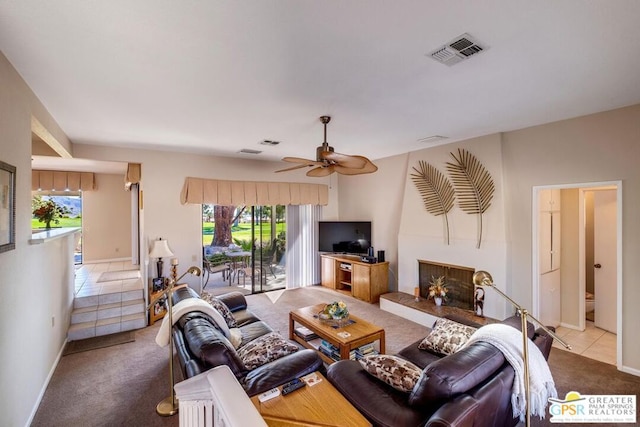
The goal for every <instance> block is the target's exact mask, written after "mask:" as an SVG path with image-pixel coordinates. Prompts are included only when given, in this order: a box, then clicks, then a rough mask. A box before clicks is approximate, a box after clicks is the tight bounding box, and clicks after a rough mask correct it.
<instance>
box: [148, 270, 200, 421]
mask: <svg viewBox="0 0 640 427" xmlns="http://www.w3.org/2000/svg"><path fill="white" fill-rule="evenodd" d="M187 274H193V275H194V276H200V275H201V274H202V270H200V269H199V268H198V267H189V269H188V270H187V272H186V273H184V274H183V275H182V276H180V277H179V278H177V279H175V278H174V277H175V276H174V275H173V274H172V277H171V278H170V279H169V284H168V285H167V288H166V289H165V290H164V291H163V292H162V294H160V295H158V298H162V297H163V296H164V295H166V297H167V311H168V315H169V319H168V320H169V387H170V390H171V391H170V395H169V397H167V398H165V399H163V400H162V401H161V402H160V403H158V405H157V406H156V412H157V413H158V415H161V416H163V417H170V416H172V415H175V414H177V413H178V401H177V400H176V393H175V390H174V389H173V386H174V383H173V382H174V378H173V331H172V330H171V328H172V325H173V301H172V299H171V294H172V292H173V291H174V289H175V285H176V283H178V282H179V281H180V280H182V278H183V277H184V276H186V275H187ZM158 298H156V300H155V301H152V302H151V304H150V305H149V307H147V309H151V307H152V306H153V305H154V304H155V302H156V301H157V300H158Z"/></svg>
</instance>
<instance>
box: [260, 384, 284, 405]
mask: <svg viewBox="0 0 640 427" xmlns="http://www.w3.org/2000/svg"><path fill="white" fill-rule="evenodd" d="M278 396H280V390H279V389H278V388H277V387H275V388H272V389H271V390H269V391H265V392H264V393H262V394H261V395H260V396H258V400H259V401H260V402H266V401H267V400H270V399H273V398H274V397H278Z"/></svg>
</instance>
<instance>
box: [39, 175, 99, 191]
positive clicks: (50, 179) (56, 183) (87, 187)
mask: <svg viewBox="0 0 640 427" xmlns="http://www.w3.org/2000/svg"><path fill="white" fill-rule="evenodd" d="M95 189H96V181H95V175H94V174H93V173H92V172H64V171H44V170H33V171H31V190H33V191H65V190H68V191H79V190H82V191H91V190H95Z"/></svg>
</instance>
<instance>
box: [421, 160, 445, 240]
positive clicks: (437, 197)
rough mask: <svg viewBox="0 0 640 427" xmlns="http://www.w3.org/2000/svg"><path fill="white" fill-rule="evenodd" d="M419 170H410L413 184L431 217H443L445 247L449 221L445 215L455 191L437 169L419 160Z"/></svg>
mask: <svg viewBox="0 0 640 427" xmlns="http://www.w3.org/2000/svg"><path fill="white" fill-rule="evenodd" d="M418 167H419V169H416V168H415V167H414V168H412V169H413V170H414V171H416V173H412V174H411V179H412V180H413V183H414V184H415V185H416V187H417V188H418V191H419V192H420V196H421V197H422V201H423V203H424V207H425V209H426V210H427V212H429V213H430V214H432V215H435V216H439V215H443V220H444V225H445V230H446V237H447V245H448V244H449V219H448V217H447V213H448V212H449V211H450V210H451V208H453V202H454V200H455V191H454V189H453V185H451V182H450V181H449V179H448V178H447V177H446V176H445V175H444V174H443V173H442V172H440V171H439V170H438V169H436V168H435V167H433V166H432V165H430V164H429V163H427V162H424V161H422V160H420V161H419V162H418Z"/></svg>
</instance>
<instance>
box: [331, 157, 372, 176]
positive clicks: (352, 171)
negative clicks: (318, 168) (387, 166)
mask: <svg viewBox="0 0 640 427" xmlns="http://www.w3.org/2000/svg"><path fill="white" fill-rule="evenodd" d="M334 169H335V171H336V172H338V173H339V174H341V175H363V174H366V173H373V172H375V171H377V170H378V167H377V166H376V165H374V164H373V163H371V161H370V160H369V159H367V163H366V164H365V165H364V167H362V168H359V169H358V168H347V167H345V166H342V165H334Z"/></svg>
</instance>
